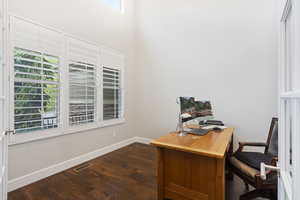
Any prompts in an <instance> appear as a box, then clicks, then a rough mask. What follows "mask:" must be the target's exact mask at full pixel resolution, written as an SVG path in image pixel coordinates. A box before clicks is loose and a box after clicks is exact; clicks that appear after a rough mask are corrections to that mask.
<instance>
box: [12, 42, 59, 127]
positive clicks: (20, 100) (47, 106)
mask: <svg viewBox="0 0 300 200" xmlns="http://www.w3.org/2000/svg"><path fill="white" fill-rule="evenodd" d="M48 56H49V55H45V54H43V53H41V52H36V51H31V50H27V49H21V48H15V49H14V69H15V81H14V92H15V94H14V106H15V112H14V114H15V116H14V128H15V130H16V132H17V133H24V132H30V131H35V130H43V129H49V128H56V127H58V122H59V73H58V71H55V70H53V71H49V70H48V69H47V66H46V65H45V63H44V61H45V60H46V59H47V57H48ZM50 57H52V58H53V59H54V60H55V61H56V62H55V63H53V66H54V67H55V69H56V70H58V68H59V58H58V57H56V56H50Z"/></svg>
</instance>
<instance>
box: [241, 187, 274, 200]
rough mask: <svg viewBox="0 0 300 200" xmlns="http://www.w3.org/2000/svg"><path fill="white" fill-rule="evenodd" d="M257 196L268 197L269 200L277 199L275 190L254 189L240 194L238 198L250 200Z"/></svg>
mask: <svg viewBox="0 0 300 200" xmlns="http://www.w3.org/2000/svg"><path fill="white" fill-rule="evenodd" d="M257 197H263V198H268V199H270V200H277V191H275V190H259V189H256V190H253V191H250V192H247V193H245V194H243V195H241V196H240V200H251V199H254V198H257Z"/></svg>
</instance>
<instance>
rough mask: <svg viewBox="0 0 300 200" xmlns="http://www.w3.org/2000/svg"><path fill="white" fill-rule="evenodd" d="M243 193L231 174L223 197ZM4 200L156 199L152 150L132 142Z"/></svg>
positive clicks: (234, 197) (229, 198) (235, 197)
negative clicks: (230, 179)
mask: <svg viewBox="0 0 300 200" xmlns="http://www.w3.org/2000/svg"><path fill="white" fill-rule="evenodd" d="M243 192H244V184H243V183H242V182H241V180H240V179H239V178H237V177H234V181H229V182H228V183H227V188H226V199H227V200H238V199H239V198H238V197H239V195H240V194H242V193H243ZM8 200H156V151H155V149H154V148H153V147H152V146H149V145H144V144H138V143H135V144H132V145H129V146H127V147H124V148H122V149H119V150H117V151H114V152H112V153H109V154H107V155H104V156H101V157H99V158H97V159H94V160H92V161H89V162H88V163H86V164H83V165H80V166H77V167H74V168H72V169H69V170H66V171H64V172H61V173H59V174H56V175H54V176H51V177H48V178H46V179H44V180H41V181H38V182H36V183H33V184H31V185H28V186H26V187H23V188H21V189H18V190H16V191H13V192H10V193H9V195H8Z"/></svg>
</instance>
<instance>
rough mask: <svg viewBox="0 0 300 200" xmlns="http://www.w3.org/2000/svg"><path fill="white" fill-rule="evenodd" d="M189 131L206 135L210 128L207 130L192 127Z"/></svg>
mask: <svg viewBox="0 0 300 200" xmlns="http://www.w3.org/2000/svg"><path fill="white" fill-rule="evenodd" d="M187 132H188V133H191V134H194V135H201V136H202V135H206V134H207V133H208V132H209V130H205V129H199V128H192V129H190V130H188V131H187Z"/></svg>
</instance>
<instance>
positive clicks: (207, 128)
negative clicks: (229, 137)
mask: <svg viewBox="0 0 300 200" xmlns="http://www.w3.org/2000/svg"><path fill="white" fill-rule="evenodd" d="M201 128H202V129H205V130H213V129H214V128H219V129H222V130H224V129H225V128H227V127H226V126H217V125H209V126H203V127H201Z"/></svg>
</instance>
